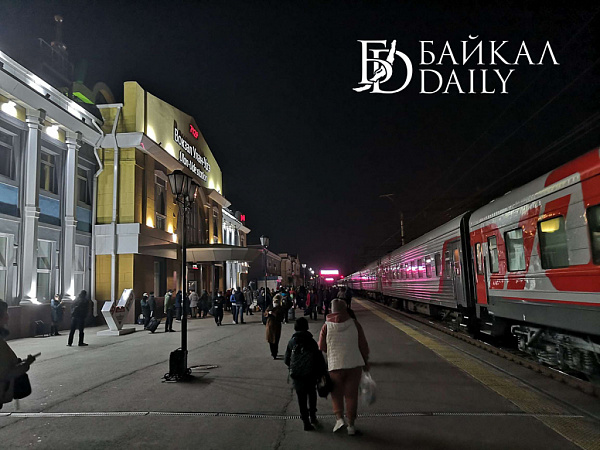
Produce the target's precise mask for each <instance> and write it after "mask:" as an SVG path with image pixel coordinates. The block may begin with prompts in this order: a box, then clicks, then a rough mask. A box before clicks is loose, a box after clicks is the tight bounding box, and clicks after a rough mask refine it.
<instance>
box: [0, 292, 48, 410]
mask: <svg viewBox="0 0 600 450" xmlns="http://www.w3.org/2000/svg"><path fill="white" fill-rule="evenodd" d="M8 319H9V317H8V304H7V303H6V302H5V301H3V300H0V409H1V408H2V405H3V404H4V403H9V402H12V401H13V400H14V399H17V400H18V399H21V398H25V397H27V396H28V395H30V394H31V384H30V382H29V377H28V376H27V371H28V370H29V367H30V366H31V364H32V363H33V362H34V361H35V359H36V357H37V356H39V353H38V354H37V355H29V356H27V359H26V360H25V361H23V360H21V359H20V358H17V355H15V353H14V352H13V351H12V349H11V348H10V347H9V346H8V344H7V342H6V341H5V338H6V336H8V334H9V332H8V330H7V329H6V326H7V325H8Z"/></svg>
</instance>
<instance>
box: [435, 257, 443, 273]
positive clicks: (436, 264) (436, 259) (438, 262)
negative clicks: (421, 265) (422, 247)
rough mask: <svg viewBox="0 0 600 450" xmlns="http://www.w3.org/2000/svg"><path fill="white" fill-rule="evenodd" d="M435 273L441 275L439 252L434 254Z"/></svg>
mask: <svg viewBox="0 0 600 450" xmlns="http://www.w3.org/2000/svg"><path fill="white" fill-rule="evenodd" d="M435 275H436V276H438V277H439V276H441V275H442V256H441V255H440V254H439V253H436V254H435Z"/></svg>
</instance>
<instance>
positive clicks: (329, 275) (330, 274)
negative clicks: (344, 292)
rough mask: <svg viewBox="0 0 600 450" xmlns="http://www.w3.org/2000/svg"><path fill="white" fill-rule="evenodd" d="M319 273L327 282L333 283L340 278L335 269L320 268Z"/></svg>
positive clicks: (338, 272)
mask: <svg viewBox="0 0 600 450" xmlns="http://www.w3.org/2000/svg"><path fill="white" fill-rule="evenodd" d="M320 274H321V277H322V278H323V279H324V280H325V281H326V282H327V283H333V282H335V281H337V280H339V279H340V278H342V275H340V271H339V270H337V269H323V270H321V272H320Z"/></svg>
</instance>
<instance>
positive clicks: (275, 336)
mask: <svg viewBox="0 0 600 450" xmlns="http://www.w3.org/2000/svg"><path fill="white" fill-rule="evenodd" d="M264 315H265V317H266V318H267V342H268V343H269V347H270V349H271V356H272V357H273V359H277V352H278V351H279V339H280V338H281V322H283V308H282V307H281V295H279V294H277V295H276V296H275V297H274V298H273V305H272V306H269V307H268V308H267V310H266V311H265V312H264Z"/></svg>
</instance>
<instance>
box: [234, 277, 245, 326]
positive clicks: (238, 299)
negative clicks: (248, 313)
mask: <svg viewBox="0 0 600 450" xmlns="http://www.w3.org/2000/svg"><path fill="white" fill-rule="evenodd" d="M233 297H234V299H235V316H234V321H235V323H245V322H244V309H246V297H245V296H244V293H243V292H242V289H241V288H240V287H239V286H238V287H237V289H236V291H235V294H233Z"/></svg>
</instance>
